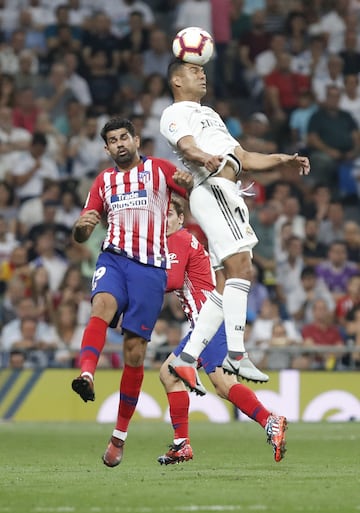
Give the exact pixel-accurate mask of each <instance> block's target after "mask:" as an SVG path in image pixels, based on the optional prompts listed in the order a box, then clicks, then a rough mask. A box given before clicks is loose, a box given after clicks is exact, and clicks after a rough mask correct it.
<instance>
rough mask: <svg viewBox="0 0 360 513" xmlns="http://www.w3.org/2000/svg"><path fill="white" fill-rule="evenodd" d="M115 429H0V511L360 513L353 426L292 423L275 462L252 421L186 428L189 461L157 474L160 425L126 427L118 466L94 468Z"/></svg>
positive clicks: (163, 436) (359, 466)
mask: <svg viewBox="0 0 360 513" xmlns="http://www.w3.org/2000/svg"><path fill="white" fill-rule="evenodd" d="M111 431H112V426H110V425H99V424H87V423H77V424H73V423H69V424H68V423H64V424H52V423H39V424H33V423H19V424H16V423H3V424H0V458H1V460H0V513H22V512H24V513H26V512H28V513H46V512H56V513H88V512H91V513H168V512H205V513H206V512H214V511H216V512H217V511H219V512H222V511H223V512H253V513H259V512H260V513H261V512H264V513H266V512H274V513H285V512H286V513H289V512H290V513H291V512H324V513H325V512H326V513H332V512H342V513H350V512H358V513H359V512H360V424H359V423H358V422H349V423H316V424H305V423H294V424H292V423H290V425H289V429H288V431H287V435H288V437H287V438H288V451H287V453H286V457H285V459H284V460H283V461H282V462H280V463H275V462H274V460H273V457H272V449H271V447H270V446H269V445H268V444H266V442H265V432H264V431H263V430H262V429H261V428H260V427H259V426H258V425H257V424H255V423H245V422H232V423H230V424H221V425H219V424H211V423H209V422H205V421H204V422H202V421H201V422H200V421H196V422H192V423H191V433H192V437H191V444H192V447H193V449H194V460H192V461H190V462H186V463H182V464H179V465H169V466H167V467H165V466H160V465H159V464H158V463H157V461H156V458H157V456H159V455H160V454H162V453H163V452H165V451H166V450H167V445H168V443H170V442H171V429H170V426H169V425H167V424H163V423H159V422H152V421H149V422H147V421H143V422H134V423H133V424H132V425H131V426H130V431H129V437H128V440H127V442H126V448H125V451H124V459H123V462H122V463H121V465H119V466H118V467H116V468H112V469H110V468H107V467H105V466H104V465H103V463H102V461H101V455H102V453H103V451H104V449H105V447H106V444H107V441H108V438H109V435H110V434H111Z"/></svg>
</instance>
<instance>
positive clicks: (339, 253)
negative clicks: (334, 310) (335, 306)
mask: <svg viewBox="0 0 360 513" xmlns="http://www.w3.org/2000/svg"><path fill="white" fill-rule="evenodd" d="M358 272H359V268H358V264H357V263H355V262H350V261H349V260H348V253H347V249H346V244H345V242H344V241H340V240H338V241H334V242H332V243H331V244H330V247H329V250H328V255H327V259H326V260H325V261H324V262H322V263H320V264H319V265H317V266H316V275H317V276H318V278H321V279H322V280H323V281H324V283H325V284H326V285H327V287H328V288H329V290H330V292H331V293H332V295H333V298H334V300H335V301H336V300H337V299H338V298H339V297H340V296H342V295H343V294H345V293H346V287H347V282H348V280H349V279H350V277H351V276H354V275H356V274H358Z"/></svg>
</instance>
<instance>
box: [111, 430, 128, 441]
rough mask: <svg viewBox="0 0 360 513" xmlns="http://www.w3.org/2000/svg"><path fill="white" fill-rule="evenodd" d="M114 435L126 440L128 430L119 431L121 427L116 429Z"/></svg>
mask: <svg viewBox="0 0 360 513" xmlns="http://www.w3.org/2000/svg"><path fill="white" fill-rule="evenodd" d="M112 436H114V437H115V438H119V439H120V440H123V441H124V442H125V440H126V438H127V431H119V429H114V431H113V434H112Z"/></svg>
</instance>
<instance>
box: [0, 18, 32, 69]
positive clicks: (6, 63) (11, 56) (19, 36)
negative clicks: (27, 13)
mask: <svg viewBox="0 0 360 513" xmlns="http://www.w3.org/2000/svg"><path fill="white" fill-rule="evenodd" d="M24 49H25V32H24V30H22V29H18V28H16V29H15V30H14V31H13V32H12V33H11V36H10V40H9V42H8V43H6V44H4V45H2V49H1V52H0V69H1V71H2V73H8V74H9V75H15V74H16V73H17V72H18V71H19V68H20V65H19V59H20V55H21V52H22V51H23V50H24ZM38 67H39V63H38V60H37V58H36V57H35V56H34V59H33V63H32V71H33V72H34V73H36V72H37V71H38Z"/></svg>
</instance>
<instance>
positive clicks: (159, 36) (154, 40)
mask: <svg viewBox="0 0 360 513" xmlns="http://www.w3.org/2000/svg"><path fill="white" fill-rule="evenodd" d="M172 58H173V55H172V52H171V51H170V45H169V39H168V36H167V34H166V32H165V31H163V30H160V29H154V30H152V31H151V32H150V39H149V49H148V50H146V51H145V52H144V53H143V59H144V61H143V62H144V75H145V76H148V75H150V74H151V73H160V75H162V76H163V77H164V78H167V69H168V65H169V63H170V61H171V59H172Z"/></svg>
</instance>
